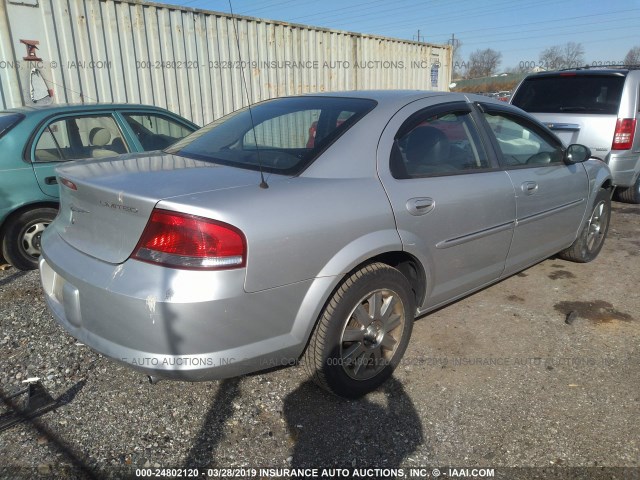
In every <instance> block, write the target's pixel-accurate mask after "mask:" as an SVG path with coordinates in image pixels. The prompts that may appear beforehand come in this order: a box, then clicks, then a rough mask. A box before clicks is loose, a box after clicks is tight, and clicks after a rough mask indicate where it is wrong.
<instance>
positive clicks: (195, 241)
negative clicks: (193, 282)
mask: <svg viewBox="0 0 640 480" xmlns="http://www.w3.org/2000/svg"><path fill="white" fill-rule="evenodd" d="M246 251H247V248H246V240H245V237H244V235H243V234H242V232H241V231H240V230H238V229H237V228H236V227H233V226H231V225H228V224H226V223H222V222H216V221H214V220H210V219H208V218H203V217H197V216H195V215H186V214H182V213H177V212H171V211H169V210H160V209H155V210H154V211H153V212H151V218H150V219H149V222H148V223H147V226H146V227H145V229H144V231H143V232H142V236H141V237H140V241H139V242H138V245H137V246H136V248H135V250H134V252H133V255H132V257H133V258H135V259H136V260H141V261H143V262H149V263H155V264H159V265H166V266H169V267H173V268H184V269H190V270H196V269H203V270H220V269H230V268H239V267H244V265H245V259H246Z"/></svg>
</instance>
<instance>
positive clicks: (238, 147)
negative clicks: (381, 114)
mask: <svg viewBox="0 0 640 480" xmlns="http://www.w3.org/2000/svg"><path fill="white" fill-rule="evenodd" d="M375 106H376V102H375V101H373V100H369V99H362V98H343V97H290V98H279V99H275V100H269V101H266V102H262V103H259V104H257V105H255V106H252V107H251V110H249V108H246V107H245V108H243V109H242V110H238V111H237V112H234V113H231V114H229V115H227V116H225V117H222V118H220V119H218V120H216V121H214V122H213V123H210V124H209V125H207V126H205V127H203V128H201V129H200V130H197V131H196V132H194V133H193V134H191V135H189V136H188V137H186V138H184V139H182V140H180V141H178V142H177V143H175V144H174V145H172V146H171V147H169V148H168V149H167V150H166V152H167V153H173V154H177V155H181V156H184V157H189V158H194V159H198V160H204V161H210V162H213V163H220V164H222V165H230V166H233V167H239V168H247V169H252V170H259V169H260V168H261V167H262V169H263V170H264V171H265V172H270V173H280V174H284V175H297V174H299V173H300V172H302V170H304V169H305V168H306V167H307V166H308V165H309V164H310V163H311V162H312V161H313V160H314V159H315V158H316V157H317V156H318V155H319V154H320V153H321V152H322V151H323V150H324V149H325V148H327V147H328V146H329V145H331V143H333V142H334V141H335V140H336V139H337V138H338V137H340V136H341V135H342V134H343V133H344V132H346V131H347V130H348V129H349V128H350V127H351V126H353V125H354V124H355V123H356V122H357V121H358V120H360V119H361V118H362V117H363V116H364V115H366V114H367V113H368V112H369V111H371V110H372V109H373V108H374V107H375ZM254 126H255V127H254Z"/></svg>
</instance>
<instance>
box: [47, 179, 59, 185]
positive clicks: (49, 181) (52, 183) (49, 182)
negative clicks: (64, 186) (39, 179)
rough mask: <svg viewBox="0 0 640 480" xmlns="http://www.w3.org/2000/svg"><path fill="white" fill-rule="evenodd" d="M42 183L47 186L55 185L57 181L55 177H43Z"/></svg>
mask: <svg viewBox="0 0 640 480" xmlns="http://www.w3.org/2000/svg"><path fill="white" fill-rule="evenodd" d="M44 183H46V184H47V185H57V184H58V179H57V178H56V177H45V179H44Z"/></svg>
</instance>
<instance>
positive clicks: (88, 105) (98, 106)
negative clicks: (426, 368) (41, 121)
mask: <svg viewBox="0 0 640 480" xmlns="http://www.w3.org/2000/svg"><path fill="white" fill-rule="evenodd" d="M130 108H135V109H153V110H159V109H160V110H165V109H163V108H161V107H156V106H154V105H142V104H138V103H96V102H85V103H52V104H49V105H34V106H23V107H16V108H7V109H6V110H3V111H4V112H13V113H22V114H25V115H30V114H33V113H39V112H46V113H47V114H50V113H64V112H81V111H83V110H88V109H90V110H113V109H117V110H124V109H130Z"/></svg>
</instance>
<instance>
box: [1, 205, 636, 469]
mask: <svg viewBox="0 0 640 480" xmlns="http://www.w3.org/2000/svg"><path fill="white" fill-rule="evenodd" d="M639 253H640V206H631V205H625V204H620V203H614V212H613V218H612V224H611V229H610V232H609V237H608V239H607V242H606V244H605V247H604V250H603V251H602V253H601V255H600V257H599V258H598V259H597V260H596V261H594V262H592V263H590V264H586V265H578V264H571V263H569V262H566V261H563V260H558V259H549V260H546V261H544V262H542V263H540V264H538V265H536V266H534V267H532V268H529V269H528V270H526V271H525V272H522V273H520V274H518V275H516V276H514V277H511V278H509V279H507V280H505V281H503V282H501V283H498V284H496V285H494V286H492V287H490V288H487V289H485V290H483V291H481V292H479V293H477V294H475V295H472V296H470V297H468V298H466V299H463V300H461V301H458V302H456V303H454V304H453V305H450V306H448V307H446V308H443V309H441V310H439V311H437V312H434V313H432V314H430V315H428V316H426V317H424V318H422V319H420V320H419V321H417V322H416V324H415V327H414V332H413V337H412V341H411V344H410V346H409V349H408V350H407V353H406V355H405V358H404V360H403V361H402V363H401V364H400V366H399V368H398V369H397V371H396V374H395V375H394V378H393V379H392V380H391V381H390V382H388V383H387V384H386V385H385V387H384V388H383V389H381V390H380V391H377V392H375V393H373V394H370V395H368V396H367V397H366V398H364V399H362V400H359V401H345V400H341V399H338V398H335V397H332V396H330V395H328V394H326V393H324V392H323V391H321V390H319V389H318V388H316V387H315V386H314V385H313V384H312V383H310V382H309V381H308V378H307V377H306V375H305V373H304V369H303V368H301V367H299V366H298V367H292V368H283V369H277V370H272V371H269V372H266V373H261V374H256V375H250V376H245V377H242V378H235V379H230V380H225V381H221V382H209V383H198V384H188V383H180V382H166V381H165V382H160V383H159V384H157V385H153V386H152V385H149V384H148V383H147V380H146V377H144V376H143V375H140V374H138V373H136V372H134V371H130V370H128V369H125V368H123V367H122V366H120V365H117V364H115V363H111V362H110V361H107V360H106V359H104V358H103V357H101V356H100V355H98V354H96V353H94V352H92V351H91V350H89V349H88V348H87V347H85V346H82V345H78V344H77V342H76V341H75V340H74V339H73V338H72V337H70V336H69V335H67V334H66V333H65V332H64V331H63V330H62V328H60V327H58V326H57V324H56V323H55V322H54V321H53V319H52V317H51V315H49V313H48V311H47V310H46V308H45V305H44V302H43V299H42V295H41V289H40V285H39V278H38V275H37V273H36V272H28V273H23V272H17V271H16V270H15V269H8V270H6V271H1V272H0V325H1V327H2V328H1V331H0V351H1V358H0V386H1V388H2V391H3V392H4V394H5V395H6V394H7V393H11V392H15V391H17V390H18V389H19V388H21V387H22V386H23V385H24V384H23V383H22V381H23V380H24V379H26V378H28V377H40V378H41V379H42V382H43V384H44V386H45V387H46V389H47V390H48V391H49V392H50V393H51V395H52V396H53V397H54V398H56V399H58V400H59V404H58V407H57V408H56V409H55V410H53V411H50V412H48V413H45V414H44V415H41V416H40V417H38V418H36V419H34V420H30V421H27V422H22V423H20V424H18V425H15V426H13V427H11V428H8V429H5V430H4V431H0V476H2V477H3V478H16V477H24V478H28V477H31V476H41V477H46V476H52V477H53V476H58V477H59V476H67V477H91V476H94V477H104V476H111V477H121V476H127V475H133V474H134V473H135V468H140V467H149V468H170V467H171V468H176V467H197V468H199V469H200V471H204V470H205V469H206V468H212V469H214V468H256V469H258V468H266V467H269V468H302V467H308V468H320V469H322V468H333V467H345V468H354V467H355V468H356V469H357V468H364V467H374V466H375V467H380V468H396V467H405V468H410V467H433V466H454V467H469V468H473V467H490V468H496V473H499V472H500V469H501V468H503V469H506V468H507V467H538V469H537V470H535V469H532V470H523V471H510V472H511V474H510V476H509V478H515V477H516V476H517V475H516V474H515V473H517V472H520V475H521V477H519V478H532V477H533V476H534V474H536V472H538V473H540V472H543V473H544V472H545V470H541V469H542V468H543V467H544V468H550V467H551V468H555V467H557V466H560V468H559V469H555V470H552V472H555V473H556V474H558V472H573V473H572V474H573V475H575V476H572V477H570V478H591V477H592V476H593V477H595V476H597V475H599V474H600V472H599V471H598V470H596V469H595V468H594V467H632V468H631V469H630V470H621V471H619V472H618V473H616V475H622V476H618V477H617V478H638V475H640V470H639V468H640V453H639V452H640V441H639V438H640V437H639V435H638V432H639V431H640V387H639V383H638V380H639V379H640V316H639V315H640V314H639V313H638V311H639V307H640V292H639V290H638V278H639V276H640V262H639V258H640V257H639ZM571 311H575V312H576V313H577V316H576V317H575V318H573V317H574V316H575V314H574V315H572V319H573V321H572V322H571V321H570V320H571V319H570V320H569V322H568V323H567V322H566V321H565V320H566V318H567V314H569V312H571ZM6 410H7V409H6V408H5V410H4V411H5V412H6ZM567 467H591V469H584V470H577V469H575V468H574V469H570V468H567ZM504 471H506V470H504ZM612 472H613V471H608V473H607V475H609V477H608V478H613V476H614V475H613V473H612ZM210 473H218V472H210ZM222 473H224V472H222ZM227 473H231V474H236V473H238V474H240V475H235V476H236V477H238V476H242V477H247V476H251V475H242V473H243V472H242V471H240V472H237V471H236V472H227ZM244 473H246V472H244ZM272 473H273V472H272ZM275 473H277V472H275ZM368 473H374V474H375V473H376V472H368ZM449 473H451V472H449ZM454 473H455V472H454ZM36 474H37V475H36ZM625 475H632V477H626V476H625ZM211 476H212V477H220V476H221V475H211ZM229 476H231V475H229ZM258 476H260V475H259V472H258V474H256V475H254V476H253V477H254V478H258ZM262 476H264V477H267V476H273V475H262ZM542 476H545V475H542ZM423 477H424V475H423ZM598 478H606V477H602V476H600V477H598Z"/></svg>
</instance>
